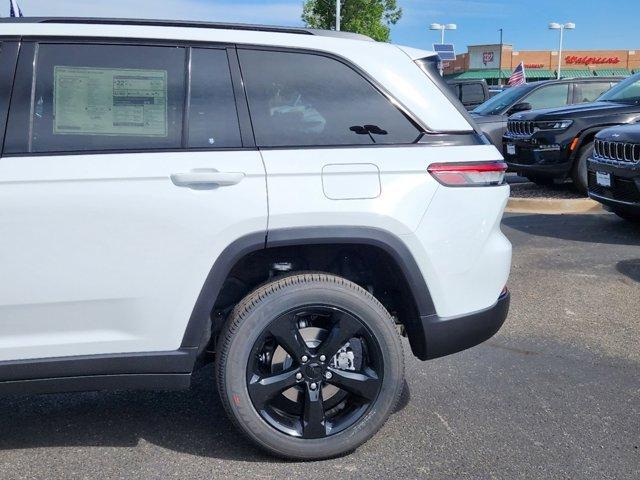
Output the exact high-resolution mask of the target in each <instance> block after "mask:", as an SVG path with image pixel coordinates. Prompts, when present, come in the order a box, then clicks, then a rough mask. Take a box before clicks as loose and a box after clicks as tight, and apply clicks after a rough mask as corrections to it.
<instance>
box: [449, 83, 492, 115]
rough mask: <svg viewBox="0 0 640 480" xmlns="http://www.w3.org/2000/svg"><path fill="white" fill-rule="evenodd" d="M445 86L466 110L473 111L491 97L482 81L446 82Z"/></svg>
mask: <svg viewBox="0 0 640 480" xmlns="http://www.w3.org/2000/svg"><path fill="white" fill-rule="evenodd" d="M447 85H448V86H449V88H450V89H451V91H452V92H453V94H454V95H455V96H456V97H457V98H458V100H460V102H461V103H462V105H464V108H466V109H467V110H473V109H474V108H476V107H477V106H478V105H480V104H482V103H484V102H486V101H487V100H488V99H489V97H490V96H491V94H490V93H489V87H488V85H487V82H486V81H485V80H483V79H480V80H447Z"/></svg>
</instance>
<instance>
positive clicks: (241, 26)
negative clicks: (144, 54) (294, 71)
mask: <svg viewBox="0 0 640 480" xmlns="http://www.w3.org/2000/svg"><path fill="white" fill-rule="evenodd" d="M2 23H25V24H33V23H40V24H44V23H46V24H81V25H139V26H146V27H178V28H208V29H217V30H246V31H254V32H271V33H290V34H296V35H315V36H322V37H335V38H346V39H352V40H366V41H374V40H373V39H372V38H370V37H367V36H366V35H361V34H359V33H352V32H344V31H338V32H337V31H335V30H319V29H315V28H305V27H279V26H275V25H253V24H248V23H223V22H204V21H191V20H153V19H136V18H97V17H5V18H0V24H2Z"/></svg>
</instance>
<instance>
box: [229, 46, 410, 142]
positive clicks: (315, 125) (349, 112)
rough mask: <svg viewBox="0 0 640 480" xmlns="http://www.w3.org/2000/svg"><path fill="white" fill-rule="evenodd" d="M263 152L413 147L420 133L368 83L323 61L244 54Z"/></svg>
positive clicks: (336, 63) (349, 70)
mask: <svg viewBox="0 0 640 480" xmlns="http://www.w3.org/2000/svg"><path fill="white" fill-rule="evenodd" d="M239 55H240V63H241V67H242V73H243V78H244V81H245V85H246V88H247V96H248V99H249V109H250V111H251V118H252V122H253V127H254V132H255V136H256V142H257V143H258V145H259V146H270V147H275V146H311V145H357V144H372V143H386V144H388V143H396V144H403V143H412V142H414V141H415V140H416V139H417V138H418V136H419V134H420V132H419V131H418V129H417V128H416V127H415V126H414V125H413V124H412V123H411V122H410V121H409V120H408V119H407V118H406V117H405V116H404V115H403V114H402V113H401V112H400V111H399V110H398V109H397V108H396V107H395V106H394V105H393V104H391V103H390V102H389V101H388V100H387V99H386V98H385V97H384V96H383V95H382V94H381V93H380V92H378V91H377V90H376V89H375V88H374V87H373V86H372V85H371V84H370V83H369V82H368V81H367V80H365V79H364V78H363V77H362V76H361V75H359V74H358V73H357V72H355V71H354V70H353V69H352V68H350V67H348V66H347V65H345V64H343V63H341V62H339V61H337V60H334V59H331V58H327V57H324V56H321V55H313V54H302V53H288V52H267V51H256V50H240V51H239Z"/></svg>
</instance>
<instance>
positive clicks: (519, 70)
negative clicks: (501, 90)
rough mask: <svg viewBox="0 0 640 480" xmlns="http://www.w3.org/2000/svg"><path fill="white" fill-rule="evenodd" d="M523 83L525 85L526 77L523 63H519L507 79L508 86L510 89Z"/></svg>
mask: <svg viewBox="0 0 640 480" xmlns="http://www.w3.org/2000/svg"><path fill="white" fill-rule="evenodd" d="M523 83H527V77H526V75H525V73H524V62H520V63H519V64H518V66H517V67H516V69H515V70H514V71H513V73H512V74H511V76H510V77H509V85H510V86H512V87H516V86H518V85H522V84H523Z"/></svg>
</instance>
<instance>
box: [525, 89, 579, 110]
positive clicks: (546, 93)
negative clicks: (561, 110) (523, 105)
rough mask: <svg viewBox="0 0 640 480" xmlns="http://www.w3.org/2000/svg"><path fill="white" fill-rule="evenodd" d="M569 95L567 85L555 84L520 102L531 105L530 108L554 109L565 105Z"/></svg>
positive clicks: (536, 91) (533, 93) (538, 90)
mask: <svg viewBox="0 0 640 480" xmlns="http://www.w3.org/2000/svg"><path fill="white" fill-rule="evenodd" d="M568 93H569V84H568V83H564V84H557V85H548V86H546V87H541V88H539V89H537V90H535V91H534V92H532V93H531V94H530V95H528V96H527V97H525V98H524V99H523V100H522V101H523V102H527V103H530V104H531V108H532V109H533V110H536V109H538V108H554V107H562V106H564V105H566V104H567V95H568Z"/></svg>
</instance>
